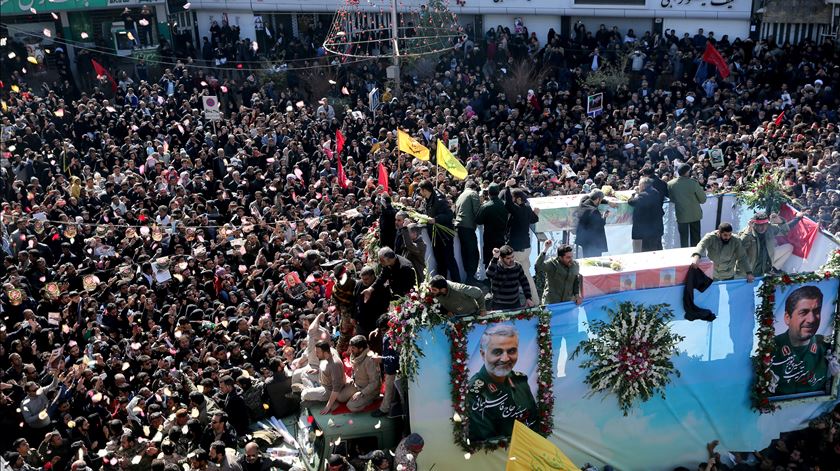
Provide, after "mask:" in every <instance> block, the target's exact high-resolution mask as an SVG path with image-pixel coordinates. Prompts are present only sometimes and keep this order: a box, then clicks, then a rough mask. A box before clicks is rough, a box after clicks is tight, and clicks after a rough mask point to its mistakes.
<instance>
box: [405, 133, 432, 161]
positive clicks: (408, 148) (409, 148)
mask: <svg viewBox="0 0 840 471" xmlns="http://www.w3.org/2000/svg"><path fill="white" fill-rule="evenodd" d="M397 147H398V148H399V149H400V151H402V152H405V153H406V154H411V155H413V156H415V157H417V158H418V159H420V160H429V148H428V147H426V146H424V145H423V144H420V143H419V142H417V139H415V138H413V137H411V136H409V135H408V133H407V132H405V131H403V130H402V129H397Z"/></svg>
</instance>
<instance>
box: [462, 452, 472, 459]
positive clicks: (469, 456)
mask: <svg viewBox="0 0 840 471" xmlns="http://www.w3.org/2000/svg"><path fill="white" fill-rule="evenodd" d="M470 458H472V454H471V453H464V459H465V460H468V459H470Z"/></svg>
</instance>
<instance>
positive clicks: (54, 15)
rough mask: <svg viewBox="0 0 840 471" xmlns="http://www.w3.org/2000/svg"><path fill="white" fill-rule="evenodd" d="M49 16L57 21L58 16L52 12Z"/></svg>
mask: <svg viewBox="0 0 840 471" xmlns="http://www.w3.org/2000/svg"><path fill="white" fill-rule="evenodd" d="M50 15H52V17H53V19H54V20H58V15H57V14H56V13H55V12H54V11H53V12H50Z"/></svg>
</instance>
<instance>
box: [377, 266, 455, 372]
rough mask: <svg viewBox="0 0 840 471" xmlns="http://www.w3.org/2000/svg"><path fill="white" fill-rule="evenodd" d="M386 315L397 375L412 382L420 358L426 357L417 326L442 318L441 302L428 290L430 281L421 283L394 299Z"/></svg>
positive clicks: (436, 323)
mask: <svg viewBox="0 0 840 471" xmlns="http://www.w3.org/2000/svg"><path fill="white" fill-rule="evenodd" d="M388 315H389V316H390V320H389V322H388V324H389V326H390V330H389V331H388V335H389V336H390V337H391V341H392V342H393V346H394V348H396V349H397V350H398V351H399V352H400V375H401V376H402V377H403V378H404V379H405V380H406V382H411V381H412V380H413V379H414V377H415V376H416V375H417V368H418V361H419V359H420V358H422V357H424V356H425V354H424V353H423V349H422V348H420V345H419V344H418V343H417V337H418V333H419V331H420V329H421V328H423V327H432V326H435V325H438V324H442V323H443V322H444V321H445V320H444V317H443V315H442V314H441V310H440V304H439V303H438V301H437V299H435V298H434V297H433V296H432V295H431V293H430V292H429V284H428V283H421V284H420V285H419V286H416V287H415V288H414V289H412V290H411V291H409V293H408V294H407V295H406V296H404V297H402V298H400V299H398V300H397V301H394V302H393V303H392V304H391V308H390V311H388Z"/></svg>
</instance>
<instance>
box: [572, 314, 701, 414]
mask: <svg viewBox="0 0 840 471" xmlns="http://www.w3.org/2000/svg"><path fill="white" fill-rule="evenodd" d="M607 312H608V313H609V316H610V321H609V322H604V321H593V322H591V323H590V324H589V331H590V332H589V339H588V340H584V341H583V342H581V343H580V345H579V346H578V347H577V348H576V349H575V351H574V352H573V353H572V355H571V358H575V357H576V356H577V355H579V354H580V353H585V354H586V355H587V356H588V357H589V358H587V359H586V360H585V361H583V363H581V368H585V369H588V370H589V372H588V373H587V375H586V379H585V380H584V382H585V383H586V384H587V385H589V387H590V392H589V396H592V395H593V394H595V393H599V392H605V393H610V392H611V393H614V394H615V395H616V396H617V399H618V406H619V407H620V408H621V410H622V412H624V415H627V413H628V412H629V411H630V410H631V409H632V408H633V406H634V404H635V403H636V402H637V401H640V402H645V401H647V400H649V399H650V398H652V397H653V396H654V395H655V394H659V395H660V396H661V397H662V398H663V399H664V398H665V386H666V385H668V383H670V382H671V375H672V374H676V375H677V376H679V375H680V373H679V371H677V369H676V368H675V367H674V363H673V362H672V361H671V358H672V357H673V356H674V355H677V354H678V353H679V352H678V350H677V345H678V344H679V342H681V341H682V340H683V338H684V337H682V336H680V335H677V334H674V333H672V332H671V328H670V327H669V326H668V321H670V320H671V319H673V318H674V313H673V312H672V311H671V310H670V309H669V308H668V305H667V304H657V305H654V306H645V305H643V304H635V303H631V302H624V303H621V304H619V306H618V309H617V310H612V309H608V310H607Z"/></svg>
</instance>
